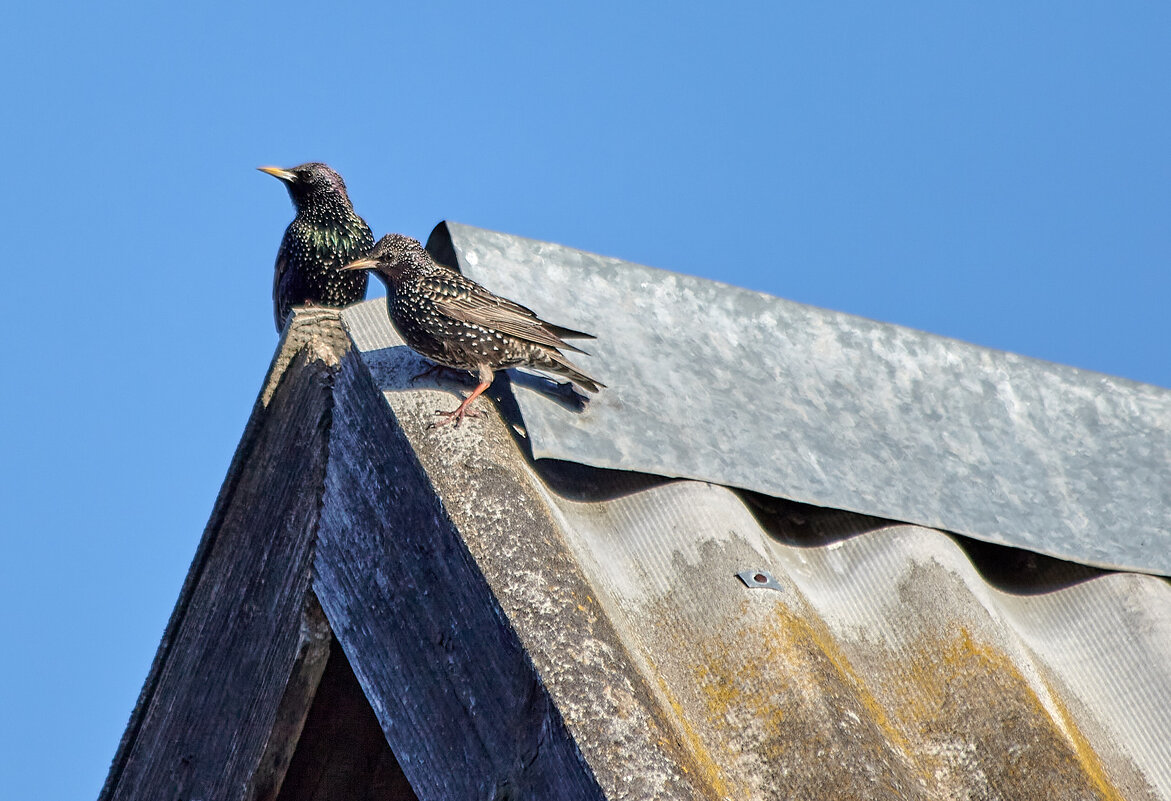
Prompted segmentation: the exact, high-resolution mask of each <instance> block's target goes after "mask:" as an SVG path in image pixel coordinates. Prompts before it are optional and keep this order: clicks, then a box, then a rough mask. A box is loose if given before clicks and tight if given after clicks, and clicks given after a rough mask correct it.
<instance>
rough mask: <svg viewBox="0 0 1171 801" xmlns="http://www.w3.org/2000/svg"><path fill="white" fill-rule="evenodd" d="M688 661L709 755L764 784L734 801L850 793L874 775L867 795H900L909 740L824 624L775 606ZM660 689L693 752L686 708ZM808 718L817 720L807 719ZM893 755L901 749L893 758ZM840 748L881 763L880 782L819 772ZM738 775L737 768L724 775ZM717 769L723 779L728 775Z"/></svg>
mask: <svg viewBox="0 0 1171 801" xmlns="http://www.w3.org/2000/svg"><path fill="white" fill-rule="evenodd" d="M747 617H748V616H747V615H745V616H742V617H741V619H744V618H747ZM692 645H696V644H695V643H692ZM690 661H691V665H692V679H693V680H694V682H695V687H696V688H697V690H698V692H699V698H700V700H701V701H702V704H703V717H704V724H703V725H702V727H701V728H702V731H703V732H704V733H705V734H706V735H707V736H708V737H709V738H714V739H715V740H717V746H718V749H719V752H720V756H719V758H718V760H717V759H716V758H715V757H709V759H711V760H712V761H713V762H714V761H718V762H719V763H720V764H723V765H725V767H727V766H729V765H733V764H736V763H737V762H740V761H745V762H746V764H745V767H744V769H743V771H742V772H743V773H746V774H756V775H755V777H754V778H755V780H756V781H757V782H759V783H760V784H761V786H760V787H756V788H747V787H745V788H737V789H738V792H737V794H736V795H735V796H733V797H737V798H746V797H759V793H760V792H766V791H767V790H768V789H769V787H770V786H772V788H773V789H776V788H777V786H779V785H780V784H784V785H785V786H786V787H789V788H790V789H793V790H805V791H810V790H821V791H822V792H826V791H828V792H831V794H833V795H834V796H835V797H852V796H853V795H854V794H856V793H857V792H860V791H862V789H863V788H862V785H863V784H864V783H865V781H870V780H872V779H873V780H874V781H876V782H877V786H869V789H870V790H871V791H873V790H878V791H880V792H879V794H878V795H872V796H869V797H889V798H897V797H900V796H901V793H900V791H899V788H900V787H905V786H906V785H907V783H908V779H909V771H908V770H907V764H908V763H909V759H908V758H907V756H906V754H905V751H906V749H907V742H906V738H905V737H904V736H903V734H902V732H901V731H900V730H899V729H898V727H897V726H895V725H894V724H892V723H891V722H890V721H889V720H888V717H887V715H886V712H885V710H884V709H883V707H882V705H881V704H879V703H878V701H877V699H875V698H874V697H873V696H872V695H870V694H869V693H868V692H867V690H866V685H865V684H864V683H863V682H862V681H861V679H860V678H859V677H858V675H857V674H856V673H855V671H854V669H853V667H852V666H851V665H850V663H849V660H848V659H847V658H846V656H845V655H844V654H843V653H842V652H841V650H840V649H839V648H838V645H837V641H836V640H835V639H834V637H833V636H832V634H830V632H829V631H828V630H827V629H826V628H825V627H824V626H820V627H815V626H814V625H811V624H810V622H809V621H808V620H806V619H805V618H802V617H799V616H797V615H795V614H793V613H792V611H790V610H789V609H788V608H787V607H784V606H779V605H778V606H777V607H776V609H775V611H773V612H772V613H771V614H770V615H769V616H768V617H766V618H764V619H761V618H760V617H759V616H757V619H756V622H755V623H754V624H752V623H750V624H745V625H743V626H741V627H740V628H739V629H738V630H737V631H736V632H735V633H734V634H733V635H732V636H729V637H726V638H720V639H714V638H712V639H708V640H706V641H704V642H702V643H699V644H698V647H697V648H695V651H694V653H693V654H692V657H691V660H690ZM663 692H664V695H666V696H668V697H669V698H672V701H671V705H672V708H673V710H674V712H675V714H676V716H677V718H678V719H679V720H680V721H681V722H682V725H684V726H685V727H686V729H687V731H688V732H689V739H690V740H693V741H694V743H695V745H694V747H696V748H698V747H699V740H700V736H699V734H698V733H697V732H696V728H695V727H693V726H691V725H690V724H688V723H686V718H685V715H686V710H685V709H684V708H683V707H682V706H681V705H680V704H679V702H678V701H677V700H674V696H673V695H672V694H671V693H670V690H669V688H667V687H666V686H665V684H664V687H663ZM855 709H856V710H857V712H854V711H853V710H855ZM810 713H812V714H810ZM813 717H816V718H817V720H810V719H809V718H813ZM843 717H848V718H852V719H853V720H856V721H857V723H856V726H854V731H852V732H849V733H843V729H842V728H841V726H840V725H839V723H840V720H841V718H843ZM876 728H877V731H876ZM896 749H897V750H899V751H903V752H904V753H902V754H898V753H895V750H896ZM847 750H850V751H852V752H853V754H854V755H855V756H856V757H857V758H858V759H859V760H860V761H867V762H868V764H870V765H877V766H879V767H880V770H878V771H876V773H877V774H878V775H877V778H874V777H872V779H865V780H864V779H863V778H861V777H860V776H858V775H850V771H848V770H843V769H839V771H837V772H836V773H835V771H833V770H826V769H824V768H823V767H820V766H819V764H818V763H819V761H820V760H821V759H822V758H824V757H825V756H826V755H827V754H830V753H835V754H836V753H842V752H844V751H847ZM892 764H893V765H895V766H894V767H891V765H892ZM760 765H763V766H766V767H767V768H768V769H769V770H771V771H773V775H772V776H771V777H769V778H767V779H766V778H764V777H761V776H760V775H759V770H753V766H760ZM737 772H741V771H733V772H732V774H731V775H732V776H735V775H736V773H737ZM723 773H724V775H728V771H727V770H725V771H723ZM796 774H803V775H796Z"/></svg>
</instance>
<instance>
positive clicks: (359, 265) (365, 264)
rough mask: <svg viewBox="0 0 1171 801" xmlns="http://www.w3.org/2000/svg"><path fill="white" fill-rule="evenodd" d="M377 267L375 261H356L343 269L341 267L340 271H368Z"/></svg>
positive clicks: (376, 261)
mask: <svg viewBox="0 0 1171 801" xmlns="http://www.w3.org/2000/svg"><path fill="white" fill-rule="evenodd" d="M377 266H378V260H377V259H358V260H357V261H352V262H350V263H349V264H347V265H346V266H345V267H342V269H343V270H369V269H371V268H373V267H377Z"/></svg>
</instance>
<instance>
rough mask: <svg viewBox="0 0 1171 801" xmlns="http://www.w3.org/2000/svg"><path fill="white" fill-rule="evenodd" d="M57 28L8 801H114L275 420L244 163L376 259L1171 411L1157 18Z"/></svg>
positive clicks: (12, 256) (27, 176) (722, 15)
mask: <svg viewBox="0 0 1171 801" xmlns="http://www.w3.org/2000/svg"><path fill="white" fill-rule="evenodd" d="M31 5H32V4H17V6H14V7H13V8H10V9H9V10H8V11H7V12H6V14H5V17H6V19H5V25H4V26H3V29H2V30H0V45H2V46H0V67H2V68H3V72H2V74H3V75H4V79H3V87H4V88H3V108H4V113H3V115H2V117H0V138H2V141H3V145H4V152H5V153H6V154H7V163H6V167H5V171H4V172H5V175H6V180H5V181H4V184H5V186H4V189H5V190H6V191H5V193H4V200H3V201H0V203H2V204H3V205H2V209H3V217H4V220H5V222H6V231H7V233H8V237H7V239H8V241H7V243H6V245H5V248H4V253H5V263H6V269H5V276H6V279H7V282H8V287H9V290H10V291H9V294H8V297H7V301H8V302H7V304H6V307H5V315H6V319H7V320H8V324H7V326H6V330H7V332H8V342H9V344H10V345H12V346H13V347H12V348H11V349H10V355H9V360H8V368H7V370H6V371H5V372H6V380H5V382H4V385H5V391H4V392H3V393H2V395H0V404H2V408H0V411H2V412H3V414H2V415H0V420H2V421H3V422H2V423H0V425H3V435H4V442H5V447H4V449H3V454H4V458H3V459H2V461H0V469H2V471H3V476H2V478H3V481H2V482H0V487H2V490H0V491H2V492H3V493H4V495H3V500H4V508H5V512H6V513H5V515H4V522H3V529H2V531H3V534H2V544H3V551H4V558H3V560H0V602H2V603H3V607H4V609H5V610H6V612H7V614H6V615H5V619H4V623H3V628H4V642H5V643H6V648H7V649H8V652H7V653H6V654H5V658H4V659H0V709H2V711H3V714H0V775H3V776H4V777H5V782H4V783H5V790H6V792H11V793H12V795H11V797H12V798H38V799H67V798H68V799H74V798H92V797H94V796H96V794H97V792H98V790H99V788H100V786H101V783H102V781H103V779H104V777H105V773H106V770H107V768H108V765H109V761H110V759H111V757H112V756H113V754H114V750H115V748H116V746H117V743H118V738H119V737H120V735H121V733H122V729H123V728H124V726H125V724H126V721H127V718H128V715H129V713H130V710H131V708H132V706H133V704H134V701H135V698H136V696H137V693H138V690H139V688H140V686H141V684H142V681H143V679H144V678H145V676H146V672H147V669H148V667H149V664H150V660H151V658H152V656H153V654H154V650H155V647H156V645H157V643H158V638H159V636H160V635H161V633H162V631H163V627H164V625H165V623H166V619H167V616H168V614H169V613H170V610H171V607H172V605H173V603H174V601H175V599H176V597H177V595H178V592H179V588H180V585H181V583H182V579H183V576H184V575H185V573H186V570H187V567H188V564H189V562H190V559H191V556H192V554H193V553H194V551H195V546H196V543H197V541H198V539H199V536H200V534H201V532H202V529H203V526H204V523H205V522H206V519H207V516H208V514H209V513H210V511H211V507H212V503H213V501H214V500H215V495H216V492H217V490H218V488H219V484H220V481H221V480H222V478H223V476H224V473H225V471H226V470H227V467H228V463H229V461H230V459H231V456H232V452H233V449H234V447H235V445H236V442H237V440H238V438H239V435H240V433H241V432H242V430H243V428H244V423H245V421H246V420H247V417H248V414H249V411H250V410H251V408H252V403H253V401H254V399H255V397H256V393H257V391H258V389H259V387H260V382H261V379H262V377H263V374H264V371H265V369H266V368H267V366H268V362H269V359H270V358H271V356H272V352H273V348H274V346H275V344H276V339H277V337H276V333H275V331H274V330H273V327H272V311H271V300H270V290H271V281H272V262H273V258H274V256H275V253H276V248H277V244H278V242H279V240H280V237H281V233H282V231H283V230H284V227H285V225H287V224H288V222H289V220H290V219H291V218H292V209H291V205H290V203H289V201H288V199H287V196H286V194H285V192H284V190H283V188H282V187H281V186H280V184H279V183H278V182H277V181H275V180H274V179H272V178H270V177H268V176H265V175H263V174H261V173H258V172H256V171H255V169H254V168H255V167H256V166H258V165H261V164H278V165H284V166H288V165H292V164H296V163H299V162H302V161H308V160H321V161H326V162H328V163H330V164H332V165H333V166H334V167H336V168H337V169H338V170H339V171H340V172H341V173H342V174H343V175H344V176H345V178H346V181H347V183H348V185H349V188H350V193H351V196H352V197H353V199H354V202H355V204H356V207H357V209H358V211H359V212H360V213H361V214H362V215H363V216H364V217H365V218H366V219H367V220H368V221H369V222H370V224H371V226H372V227H373V228H374V230H375V232H376V233H377V234H379V235H381V234H382V233H386V232H389V231H402V232H405V233H408V234H411V235H413V236H416V237H419V238H426V235H427V233H428V232H429V231H430V229H431V228H432V226H433V225H434V224H435V223H436V222H438V221H439V220H442V219H452V220H457V221H460V222H464V223H468V224H472V225H478V226H481V227H486V228H492V229H496V230H501V231H507V232H510V233H514V234H519V235H523V236H528V237H533V238H537V239H544V240H551V241H555V242H560V243H563V244H567V245H571V246H574V247H580V248H583V249H586V250H591V251H595V252H600V253H604V254H607V255H612V256H618V257H621V258H624V259H629V260H632V261H637V262H641V263H645V264H649V265H653V266H657V267H663V268H668V269H673V270H677V271H680V272H685V273H691V274H695V275H701V276H707V277H711V278H716V279H719V280H722V281H726V282H729V283H732V284H737V285H740V286H745V287H749V288H752V289H757V290H761V291H765V292H769V293H772V294H775V295H779V296H782V297H786V298H791V299H794V300H798V301H802V302H806V303H812V304H816V305H819V306H825V307H830V308H834V309H841V310H844V311H849V312H852V313H855V314H860V315H864V316H867V317H872V318H876V319H880V320H886V321H890V322H895V323H900V324H903V325H909V326H913V327H916V328H921V329H926V330H929V331H934V332H937V333H941V334H945V335H948V336H953V337H958V338H961V339H965V340H968V341H971V342H976V343H979V344H982V345H987V346H990V347H995V348H1001V349H1005V350H1012V351H1016V352H1019V353H1024V354H1027V355H1030V356H1036V357H1040V358H1044V359H1049V360H1052V361H1058V362H1063V363H1067V364H1072V365H1075V366H1078V367H1083V368H1087V369H1091V370H1098V371H1102V372H1108V373H1113V374H1116V375H1122V376H1125V377H1128V378H1132V379H1135V380H1139V381H1146V382H1150V383H1155V384H1159V385H1161V386H1164V387H1171V323H1169V322H1168V312H1167V307H1168V299H1169V298H1171V271H1169V270H1168V264H1169V262H1171V148H1169V146H1168V143H1171V102H1168V101H1169V98H1168V89H1167V86H1168V80H1167V79H1168V76H1171V48H1169V47H1168V46H1167V42H1168V41H1171V6H1167V5H1164V4H1155V3H1146V4H1125V5H1124V4H1118V3H1112V4H1107V3H1077V4H1066V3H1012V4H1008V3H979V4H977V3H946V4H945V3H927V2H922V3H899V4H893V6H892V7H882V6H884V5H889V4H875V3H862V2H857V3H835V4H831V3H820V4H800V5H798V4H782V3H760V4H745V3H725V4H720V5H719V7H718V8H715V9H713V8H709V7H706V6H702V5H692V6H688V5H685V4H661V5H658V6H652V5H650V4H647V5H644V6H641V7H640V8H632V7H631V6H630V4H628V3H591V4H577V5H576V6H574V7H572V8H559V9H553V8H551V7H549V6H548V4H537V3H515V4H480V3H476V4H472V3H468V4H457V3H434V4H422V3H414V4H404V7H401V8H400V7H397V4H382V3H379V4H373V3H371V4H369V5H356V4H340V5H331V6H324V5H323V6H310V5H308V4H300V3H296V2H292V3H285V4H282V5H280V6H273V7H270V8H264V7H261V6H259V5H257V6H245V5H244V4H236V3H232V4H228V3H202V4H200V5H199V7H198V8H186V9H184V8H171V7H166V6H157V5H154V4H149V5H148V4H133V3H117V2H115V3H108V4H104V5H102V6H100V7H99V6H93V5H81V4H77V5H71V4H49V5H40V6H38V7H36V8H31V7H29V6H31ZM372 285H375V286H376V285H377V282H372ZM12 289H14V290H15V291H11V290H12ZM375 291H381V289H380V287H379V288H377V289H376V290H375ZM518 300H521V301H522V302H523V301H524V299H523V298H518ZM597 333H599V334H601V335H603V336H604V334H605V332H604V331H600V332H597Z"/></svg>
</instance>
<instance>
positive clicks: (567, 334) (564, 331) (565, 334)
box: [545, 323, 597, 353]
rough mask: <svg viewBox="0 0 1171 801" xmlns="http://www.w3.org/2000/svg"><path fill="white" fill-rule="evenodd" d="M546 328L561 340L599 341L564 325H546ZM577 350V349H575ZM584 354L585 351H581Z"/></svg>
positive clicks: (592, 336) (590, 335)
mask: <svg viewBox="0 0 1171 801" xmlns="http://www.w3.org/2000/svg"><path fill="white" fill-rule="evenodd" d="M545 327H546V328H548V329H549V330H550V331H552V332H553V333H554V334H556V335H557V336H558V337H559V338H560V339H597V337H596V336H594V335H593V334H587V333H586V332H585V331H575V330H573V329H572V328H566V327H565V326H563V325H553V323H545ZM574 350H577V348H574ZM581 352H582V353H584V352H585V351H581Z"/></svg>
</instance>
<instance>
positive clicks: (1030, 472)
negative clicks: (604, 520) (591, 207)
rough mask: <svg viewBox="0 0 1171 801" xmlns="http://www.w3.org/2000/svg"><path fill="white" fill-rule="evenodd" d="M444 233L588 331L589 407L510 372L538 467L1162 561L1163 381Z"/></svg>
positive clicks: (503, 287) (505, 239)
mask: <svg viewBox="0 0 1171 801" xmlns="http://www.w3.org/2000/svg"><path fill="white" fill-rule="evenodd" d="M446 225H447V226H448V229H449V230H450V235H451V243H452V245H453V247H454V254H455V255H456V256H457V257H458V260H459V267H460V269H461V270H462V271H464V272H465V273H466V274H468V275H469V276H471V277H473V278H475V279H476V280H478V281H480V282H482V283H484V284H485V285H486V286H488V287H489V288H490V289H492V290H493V291H496V292H499V293H501V294H503V295H506V296H508V297H511V298H513V299H515V300H518V301H520V302H521V303H524V304H525V305H527V306H530V307H532V308H533V309H535V310H536V311H537V313H538V314H540V315H541V316H542V317H544V318H546V319H548V320H552V321H553V322H556V323H559V324H562V325H568V326H570V327H573V328H579V329H582V330H586V331H590V332H593V333H596V334H597V335H598V340H597V341H596V342H590V343H588V347H587V349H588V350H590V351H591V353H593V354H594V355H593V357H592V358H591V357H581V358H580V363H581V365H582V366H583V368H584V369H585V370H587V371H588V372H590V373H591V374H594V375H596V376H598V377H599V378H600V379H601V380H602V381H603V382H604V383H606V384H608V385H609V388H608V389H607V390H605V391H603V392H602V393H601V394H600V395H599V396H597V397H595V398H594V399H593V401H592V402H591V403H590V404H589V405H588V407H587V408H586V410H585V411H584V412H583V413H580V414H575V413H573V412H572V411H569V410H567V409H566V407H565V406H564V405H563V404H556V403H550V402H549V400H548V399H547V398H546V397H544V396H543V395H542V394H541V393H538V392H535V391H533V390H532V389H530V388H528V387H526V386H523V385H516V395H517V401H518V402H519V404H520V408H521V410H522V413H523V416H524V421H525V425H526V428H527V431H528V435H529V436H530V437H531V440H532V447H533V452H534V455H535V456H536V457H538V458H541V457H552V458H557V459H565V460H572V461H576V462H580V463H583V464H588V465H594V466H598V467H608V468H618V469H623V470H635V471H642V472H648V473H655V474H660V475H665V476H681V477H687V478H697V479H703V480H705V481H711V482H714V483H718V484H723V485H727V486H734V487H743V488H748V489H752V490H757V491H760V492H763V493H766V494H768V495H772V496H776V497H783V498H790V499H794V500H798V501H802V502H806V503H810V504H815V505H818V506H825V507H832V508H837V509H847V510H852V511H856V512H862V513H866V514H871V515H876V516H881V517H885V518H890V519H894V520H902V521H907V522H912V523H917V524H921V525H926V526H931V527H936V528H943V529H948V530H951V531H956V532H960V533H963V534H967V535H970V536H972V537H976V538H979V539H983V540H987V541H990V542H996V543H1002V544H1007V545H1012V546H1016V547H1019V548H1025V549H1029V550H1032V551H1037V552H1040V553H1044V554H1049V555H1053V556H1057V557H1060V558H1063V559H1069V560H1074V561H1078V562H1083V563H1086V564H1093V565H1100V566H1107V567H1118V568H1126V569H1135V570H1143V571H1149V572H1157V573H1163V574H1171V391H1168V390H1165V389H1161V388H1159V387H1155V386H1149V385H1144V384H1138V383H1134V382H1131V381H1127V380H1124V379H1120V378H1115V377H1111V376H1107V375H1101V374H1096V373H1091V372H1086V371H1082V370H1078V369H1074V368H1070V367H1064V366H1061V365H1056V364H1051V363H1047V362H1042V361H1039V360H1035V359H1030V358H1025V357H1022V356H1018V355H1014V354H1011V353H1004V352H999V351H993V350H989V349H986V348H980V347H977V346H974V345H970V344H967V343H964V342H959V341H956V340H951V339H946V338H944V337H939V336H934V335H931V334H926V333H923V332H920V331H915V330H911V329H907V328H902V327H899V326H895V325H889V324H884V323H879V322H874V321H870V320H866V319H862V318H859V317H854V316H851V315H848V314H842V313H839V312H833V311H827V310H825V309H819V308H815V307H811V306H805V305H802V304H798V303H794V302H791V301H786V300H783V299H780V298H775V297H771V296H768V295H764V294H760V293H756V292H750V291H747V290H742V289H737V288H735V287H731V286H727V285H723V284H719V283H716V282H713V281H707V280H703V279H698V278H693V277H689V276H684V275H678V274H675V273H670V272H665V271H662V270H656V269H652V268H649V267H644V266H640V265H636V264H631V263H629V262H623V261H620V260H618V259H612V258H607V257H603V256H597V255H594V254H590V253H585V252H582V251H578V250H573V249H570V248H566V247H562V246H559V245H554V244H549V243H544V242H537V241H533V240H529V239H523V238H520V237H516V236H510V235H506V234H499V233H494V232H491V231H485V230H482V229H477V228H471V227H468V226H464V225H460V224H456V223H447V224H446ZM574 358H575V360H576V359H578V357H577V355H576V354H575V356H574Z"/></svg>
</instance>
